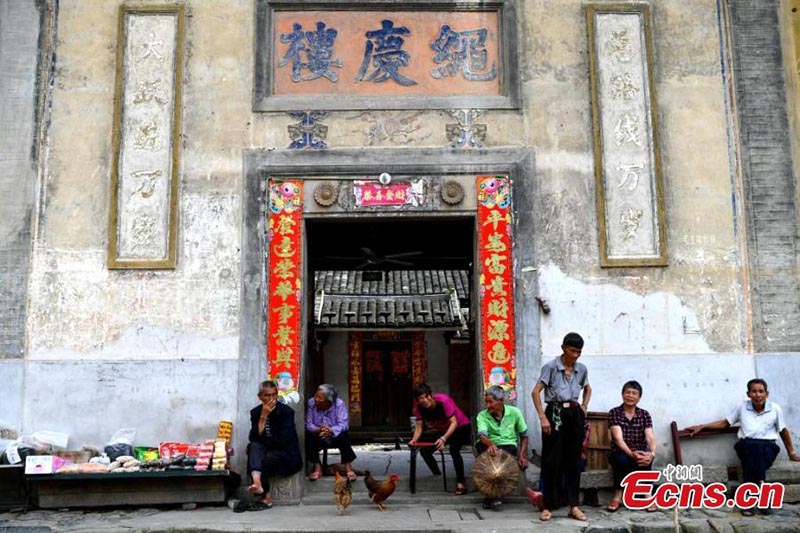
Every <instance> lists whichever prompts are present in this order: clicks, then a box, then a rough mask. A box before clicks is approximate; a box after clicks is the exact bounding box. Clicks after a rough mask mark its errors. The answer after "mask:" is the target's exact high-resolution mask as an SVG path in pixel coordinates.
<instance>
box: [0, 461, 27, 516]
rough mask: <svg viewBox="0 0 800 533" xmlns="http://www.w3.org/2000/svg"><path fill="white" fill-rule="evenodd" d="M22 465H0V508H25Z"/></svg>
mask: <svg viewBox="0 0 800 533" xmlns="http://www.w3.org/2000/svg"><path fill="white" fill-rule="evenodd" d="M24 471H25V467H24V466H23V465H21V464H20V465H0V509H14V508H18V507H22V508H25V507H26V505H27V500H28V494H27V490H26V487H25V474H24Z"/></svg>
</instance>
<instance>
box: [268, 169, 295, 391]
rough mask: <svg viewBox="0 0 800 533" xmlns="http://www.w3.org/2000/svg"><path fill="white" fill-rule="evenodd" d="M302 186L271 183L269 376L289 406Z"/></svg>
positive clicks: (293, 388) (281, 182) (293, 352)
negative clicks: (276, 384)
mask: <svg viewBox="0 0 800 533" xmlns="http://www.w3.org/2000/svg"><path fill="white" fill-rule="evenodd" d="M302 207H303V183H302V182H301V181H299V180H298V181H274V180H270V182H269V212H268V223H269V232H268V236H267V241H268V246H267V253H268V258H267V259H268V261H267V265H268V268H269V272H268V283H269V293H268V296H267V373H268V375H269V377H270V379H272V380H275V381H276V382H277V383H278V393H279V394H280V396H281V397H282V398H284V400H285V401H287V402H288V403H296V402H299V401H300V395H299V393H298V392H297V385H298V378H299V376H300V356H301V354H300V331H301V322H300V318H301V315H302V304H301V302H302V294H303V282H302V279H301V276H302V268H301V267H302V257H303V249H302V246H303V240H302V234H301V224H302V214H303V213H302Z"/></svg>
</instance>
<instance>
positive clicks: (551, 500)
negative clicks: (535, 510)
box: [531, 333, 592, 522]
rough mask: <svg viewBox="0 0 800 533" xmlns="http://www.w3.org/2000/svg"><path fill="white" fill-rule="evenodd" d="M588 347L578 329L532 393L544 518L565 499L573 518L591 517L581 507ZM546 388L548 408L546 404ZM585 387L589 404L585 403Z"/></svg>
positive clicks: (546, 367)
mask: <svg viewBox="0 0 800 533" xmlns="http://www.w3.org/2000/svg"><path fill="white" fill-rule="evenodd" d="M582 350H583V338H581V336H580V335H578V334H577V333H568V334H567V335H566V336H565V337H564V340H563V342H562V344H561V351H562V354H561V356H560V357H556V358H555V359H553V360H552V361H550V362H548V363H546V364H545V365H544V366H543V367H542V372H541V374H540V376H539V381H538V382H537V383H536V386H534V388H533V392H532V393H531V396H532V398H533V405H534V406H535V407H536V412H537V413H538V414H539V420H540V421H541V425H542V474H541V475H542V484H543V485H544V487H543V489H544V490H543V492H544V502H543V509H542V512H541V515H540V516H539V519H540V520H541V521H543V522H546V521H548V520H550V519H551V518H552V517H553V515H552V513H551V510H552V509H555V508H557V507H559V506H560V504H561V500H562V497H565V499H566V501H567V504H568V505H569V516H570V518H575V519H576V520H586V515H585V514H583V512H582V511H581V509H580V507H578V493H579V492H580V483H581V471H580V457H581V446H582V444H583V439H584V422H585V418H586V409H587V408H588V407H589V399H590V398H591V397H592V387H591V386H590V385H589V374H588V370H587V369H586V366H584V365H583V364H581V363H579V362H578V358H579V357H580V356H581V351H582ZM542 391H544V400H545V402H546V403H547V408H546V409H544V408H543V407H542V400H541V396H540V395H541V393H542ZM581 391H583V402H582V403H580V404H579V403H578V398H579V397H580V395H581ZM564 492H565V493H566V494H564Z"/></svg>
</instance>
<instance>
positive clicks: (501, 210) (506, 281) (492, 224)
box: [477, 176, 517, 400]
mask: <svg viewBox="0 0 800 533" xmlns="http://www.w3.org/2000/svg"><path fill="white" fill-rule="evenodd" d="M477 188H478V269H479V284H480V285H479V287H478V290H479V296H480V305H481V314H480V331H481V339H480V341H481V346H480V350H481V360H482V363H483V375H484V384H485V386H486V387H490V386H492V385H500V386H501V387H503V388H504V389H505V390H506V391H507V392H509V393H510V395H511V396H510V399H512V400H513V399H515V396H516V393H515V388H514V387H515V384H516V378H517V358H516V341H515V331H514V277H513V270H514V269H513V263H512V261H511V259H512V257H511V229H512V219H511V180H510V179H509V178H508V177H507V176H479V177H478V179H477Z"/></svg>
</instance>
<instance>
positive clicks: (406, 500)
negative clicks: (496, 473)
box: [302, 489, 527, 508]
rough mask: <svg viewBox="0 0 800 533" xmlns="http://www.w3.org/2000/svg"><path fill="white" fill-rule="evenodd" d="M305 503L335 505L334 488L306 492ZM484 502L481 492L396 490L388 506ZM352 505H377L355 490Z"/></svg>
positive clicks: (515, 498)
mask: <svg viewBox="0 0 800 533" xmlns="http://www.w3.org/2000/svg"><path fill="white" fill-rule="evenodd" d="M503 502H505V503H508V504H512V503H513V504H524V503H526V502H527V499H526V498H525V497H524V496H519V495H509V496H506V497H505V498H503ZM302 503H303V505H331V506H333V505H334V501H333V490H332V489H331V492H330V493H328V494H323V493H315V494H306V495H305V496H304V497H303V502H302ZM482 503H483V495H482V494H481V493H479V492H470V493H468V494H465V495H463V496H455V495H454V494H453V493H452V492H442V491H439V492H419V491H418V492H417V493H416V494H410V493H408V492H401V491H399V490H398V492H395V493H394V494H392V495H391V496H390V497H389V499H388V500H387V506H389V507H391V506H392V505H420V504H424V505H426V506H430V505H448V506H453V507H464V508H466V507H480V506H481V504H482ZM352 505H373V506H374V505H375V504H374V503H372V502H371V501H370V500H369V497H368V496H367V493H366V492H364V493H362V492H353V503H352Z"/></svg>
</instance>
